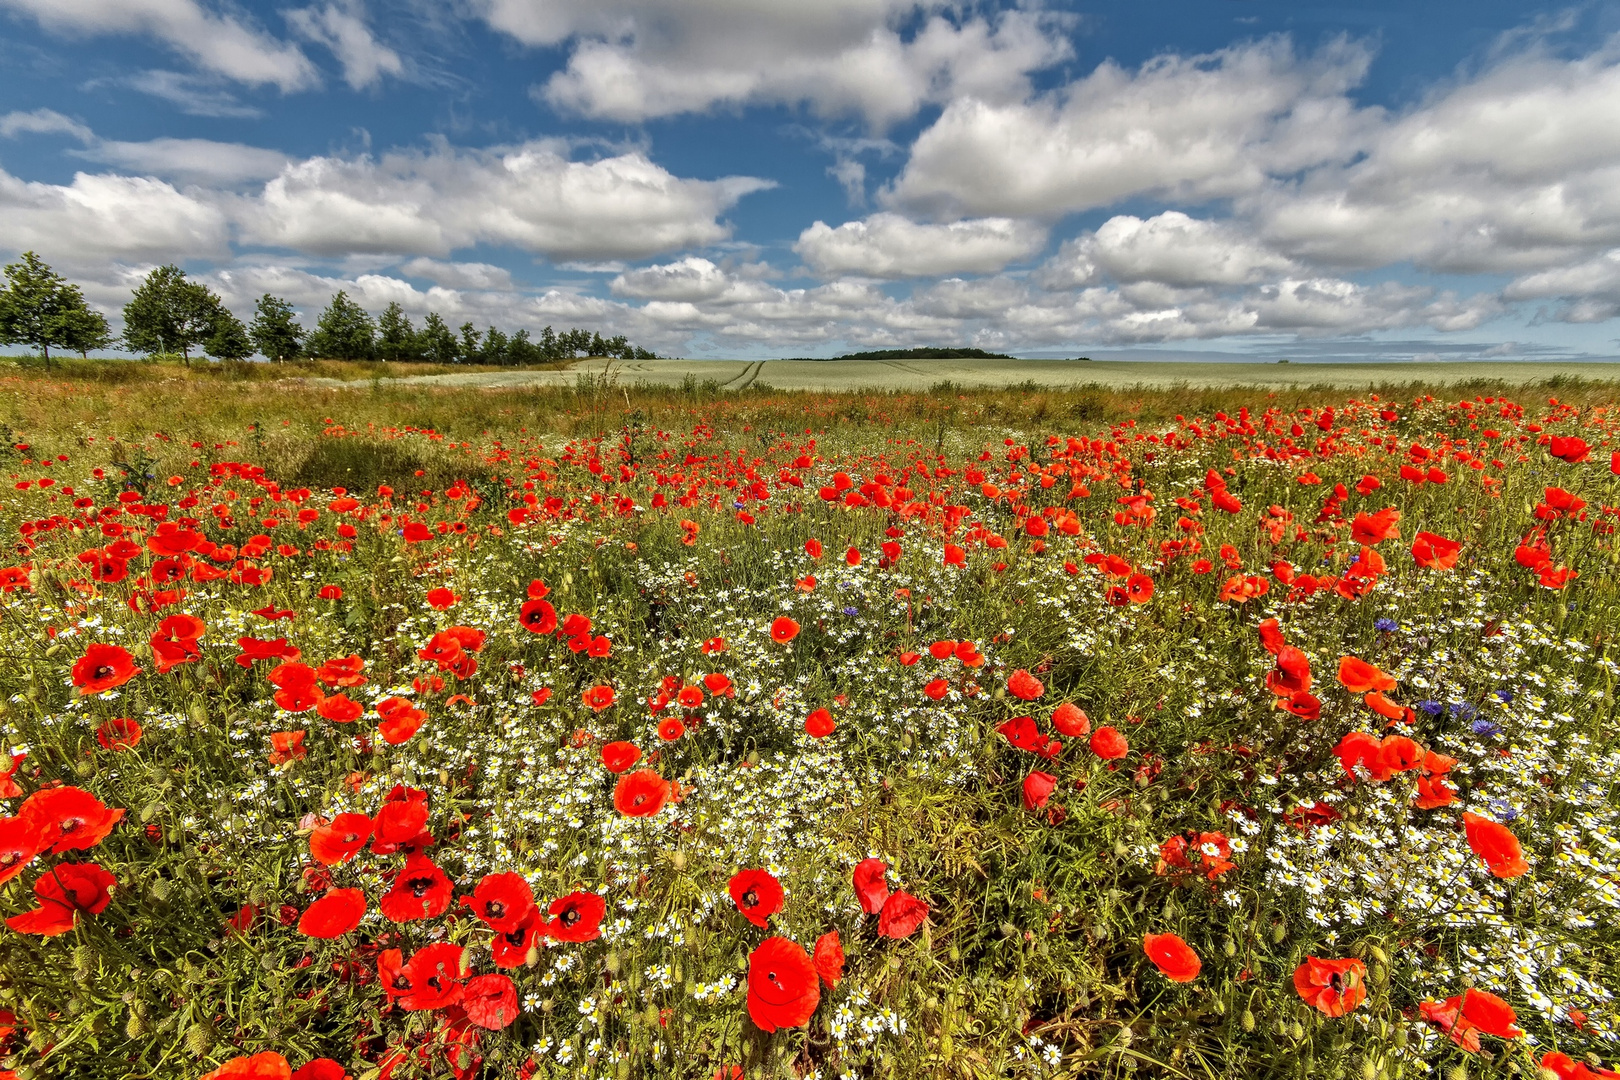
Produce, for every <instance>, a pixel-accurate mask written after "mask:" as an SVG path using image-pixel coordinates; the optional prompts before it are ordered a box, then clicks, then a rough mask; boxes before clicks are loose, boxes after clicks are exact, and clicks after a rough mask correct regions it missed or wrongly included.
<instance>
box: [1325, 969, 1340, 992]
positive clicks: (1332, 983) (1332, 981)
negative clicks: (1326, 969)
mask: <svg viewBox="0 0 1620 1080" xmlns="http://www.w3.org/2000/svg"><path fill="white" fill-rule="evenodd" d="M1328 986H1329V987H1331V988H1332V990H1333V992H1334V993H1335V994H1342V993H1343V992H1344V983H1343V982H1342V981H1341V980H1340V978H1339V973H1338V972H1337V971H1335V972H1334V973H1333V974H1332V975H1330V976H1328Z"/></svg>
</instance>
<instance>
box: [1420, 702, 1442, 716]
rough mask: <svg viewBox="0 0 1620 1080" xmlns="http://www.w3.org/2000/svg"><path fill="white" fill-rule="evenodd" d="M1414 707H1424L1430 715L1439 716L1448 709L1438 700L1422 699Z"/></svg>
mask: <svg viewBox="0 0 1620 1080" xmlns="http://www.w3.org/2000/svg"><path fill="white" fill-rule="evenodd" d="M1413 708H1417V709H1422V710H1423V711H1424V712H1426V713H1428V714H1429V715H1430V716H1439V715H1440V714H1441V713H1443V712H1445V711H1446V707H1445V706H1444V705H1442V704H1440V703H1439V702H1438V701H1420V702H1418V703H1417V704H1416V705H1415V706H1413Z"/></svg>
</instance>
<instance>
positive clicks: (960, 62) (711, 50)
mask: <svg viewBox="0 0 1620 1080" xmlns="http://www.w3.org/2000/svg"><path fill="white" fill-rule="evenodd" d="M478 7H479V9H480V10H481V12H482V14H483V16H484V18H485V19H486V20H487V21H488V22H489V24H490V25H491V26H493V27H494V28H496V29H497V30H501V31H504V32H505V33H508V34H511V35H512V36H513V37H515V38H517V39H518V40H519V41H521V42H524V43H525V44H529V45H539V46H556V45H560V44H563V43H565V42H572V44H573V50H572V52H571V54H570V56H569V60H568V65H567V67H566V68H565V69H564V70H563V71H560V72H558V73H556V74H555V75H553V76H552V78H551V79H550V80H549V81H548V82H547V83H546V84H545V86H544V87H542V88H540V90H539V93H540V95H541V97H542V98H543V99H544V100H545V101H547V102H548V103H550V104H551V105H553V106H555V107H557V108H561V109H567V110H570V111H573V112H578V113H582V114H584V115H587V116H594V117H601V118H607V119H614V120H628V121H636V120H645V119H648V118H651V117H656V116H669V115H673V114H676V113H682V112H692V111H701V110H704V109H708V108H711V107H713V106H715V105H741V104H747V103H757V102H768V103H786V104H793V105H797V104H806V105H809V106H810V107H811V108H812V109H814V110H815V111H816V112H818V113H820V114H823V115H837V114H846V113H853V114H856V115H860V116H863V117H865V118H866V119H867V120H868V121H869V122H870V123H872V124H874V125H879V126H881V125H885V124H889V123H892V122H894V121H896V120H900V119H904V118H906V117H909V116H911V115H913V114H914V113H915V112H916V111H917V109H918V108H919V107H921V106H922V105H923V104H925V103H928V102H941V101H945V100H948V99H949V98H950V97H952V96H954V95H958V94H974V95H977V96H980V97H986V98H990V99H996V100H999V99H1002V98H1015V97H1017V96H1019V95H1021V94H1023V93H1024V92H1025V90H1026V89H1027V85H1028V84H1027V75H1028V73H1029V72H1031V71H1034V70H1037V69H1039V68H1042V67H1045V66H1048V65H1050V64H1052V63H1054V62H1056V61H1058V60H1061V59H1063V58H1065V57H1067V56H1068V55H1069V53H1070V47H1069V45H1068V42H1067V40H1066V38H1064V37H1063V36H1061V35H1059V34H1056V33H1053V32H1052V29H1053V27H1054V25H1055V19H1054V17H1053V16H1050V15H1046V14H1042V13H1039V12H1036V11H1027V10H1015V11H1010V12H1003V13H1001V14H1000V15H998V16H996V17H994V18H984V17H977V16H973V17H967V16H963V15H961V13H960V12H959V11H958V10H957V9H956V7H955V5H953V4H950V3H947V2H945V0H818V2H817V3H781V2H780V0H683V2H682V3H680V4H678V5H675V4H670V3H668V2H667V0H481V3H479V4H478ZM947 10H948V11H950V12H951V14H952V17H946V15H944V14H941V12H945V11H947ZM903 29H904V30H905V31H906V32H905V33H902V30H903Z"/></svg>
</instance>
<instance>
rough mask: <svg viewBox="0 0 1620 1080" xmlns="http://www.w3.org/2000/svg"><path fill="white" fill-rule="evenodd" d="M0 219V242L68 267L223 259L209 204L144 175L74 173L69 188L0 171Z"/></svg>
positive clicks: (217, 218)
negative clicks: (1, 229)
mask: <svg viewBox="0 0 1620 1080" xmlns="http://www.w3.org/2000/svg"><path fill="white" fill-rule="evenodd" d="M0 218H4V219H5V221H6V229H5V233H4V236H3V238H0V244H3V245H4V246H5V247H7V248H10V249H12V250H16V251H25V250H30V249H32V250H36V251H39V252H40V253H41V254H43V255H45V256H46V257H47V258H51V259H60V260H62V261H64V262H66V263H68V264H70V265H82V264H97V263H104V262H105V261H106V260H107V259H109V258H113V259H132V260H152V261H158V262H168V261H171V260H178V259H185V258H191V257H221V256H226V255H228V254H229V248H228V240H229V223H228V221H227V219H226V216H225V214H224V213H223V212H222V211H221V210H220V209H219V208H218V207H217V206H215V205H213V204H212V203H210V202H208V201H207V200H205V199H202V198H199V197H197V196H196V195H194V194H192V193H189V192H182V191H180V190H178V189H176V188H175V187H174V186H172V185H171V184H169V183H167V182H166V181H162V180H155V179H150V178H146V177H134V176H92V175H89V174H87V173H78V174H76V175H75V176H74V177H73V182H72V183H71V184H66V185H63V184H44V183H37V182H29V181H24V180H20V179H18V178H17V177H15V176H12V175H11V174H10V173H8V172H6V171H4V170H3V169H0Z"/></svg>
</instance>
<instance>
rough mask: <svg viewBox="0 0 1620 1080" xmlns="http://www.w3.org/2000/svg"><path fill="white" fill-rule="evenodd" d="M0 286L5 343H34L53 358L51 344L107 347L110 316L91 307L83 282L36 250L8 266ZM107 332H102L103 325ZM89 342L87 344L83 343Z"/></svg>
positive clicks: (47, 358) (2, 340) (0, 330)
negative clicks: (76, 282) (70, 277)
mask: <svg viewBox="0 0 1620 1080" xmlns="http://www.w3.org/2000/svg"><path fill="white" fill-rule="evenodd" d="M5 276H6V283H5V286H4V288H0V344H6V345H31V346H33V347H34V348H36V349H38V350H39V351H40V353H41V355H43V356H44V357H45V363H46V364H47V365H48V364H49V363H50V362H51V346H52V345H65V346H67V347H68V348H70V349H74V350H76V351H84V352H88V351H89V350H91V349H100V348H105V347H106V345H107V342H106V341H105V340H103V339H104V338H105V337H106V329H107V320H106V319H104V318H102V317H101V316H100V315H99V314H97V313H96V312H94V311H91V310H90V307H89V305H87V304H86V303H85V302H84V294H83V293H81V292H79V287H78V286H77V285H73V284H71V283H69V282H68V281H67V280H66V279H65V278H63V277H62V276H61V275H60V274H58V273H56V271H54V270H52V269H51V268H50V267H49V266H47V265H46V264H45V261H44V260H43V259H41V258H40V257H39V256H38V255H36V254H34V253H33V252H32V251H25V252H23V257H22V259H21V260H20V261H18V262H14V263H12V264H10V265H9V266H7V267H6V268H5ZM98 323H99V326H100V328H101V331H102V334H101V336H100V337H97V336H96V334H95V328H96V326H97V325H98ZM81 343H83V349H82V350H80V345H81Z"/></svg>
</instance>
